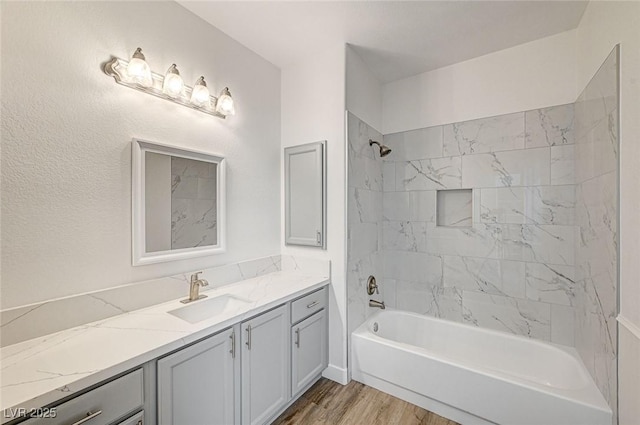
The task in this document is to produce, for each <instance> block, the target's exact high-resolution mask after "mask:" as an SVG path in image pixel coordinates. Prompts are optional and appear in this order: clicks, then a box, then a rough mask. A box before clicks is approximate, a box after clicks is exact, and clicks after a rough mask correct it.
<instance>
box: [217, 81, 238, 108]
mask: <svg viewBox="0 0 640 425" xmlns="http://www.w3.org/2000/svg"><path fill="white" fill-rule="evenodd" d="M216 111H218V112H219V113H221V114H222V115H235V114H236V107H235V106H234V104H233V98H232V97H231V93H229V87H225V88H224V89H222V92H220V97H218V101H217V102H216Z"/></svg>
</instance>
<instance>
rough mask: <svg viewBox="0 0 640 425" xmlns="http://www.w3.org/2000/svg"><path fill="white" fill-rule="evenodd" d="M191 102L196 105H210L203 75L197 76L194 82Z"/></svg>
mask: <svg viewBox="0 0 640 425" xmlns="http://www.w3.org/2000/svg"><path fill="white" fill-rule="evenodd" d="M191 103H193V104H194V105H196V106H211V101H210V99H209V89H208V88H207V83H206V82H205V81H204V77H200V78H198V81H196V84H195V85H194V86H193V90H192V91H191Z"/></svg>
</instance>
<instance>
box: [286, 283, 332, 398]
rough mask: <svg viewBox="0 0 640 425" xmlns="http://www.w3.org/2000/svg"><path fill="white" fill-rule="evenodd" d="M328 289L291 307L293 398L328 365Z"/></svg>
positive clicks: (315, 292) (300, 299)
mask: <svg viewBox="0 0 640 425" xmlns="http://www.w3.org/2000/svg"><path fill="white" fill-rule="evenodd" d="M326 307H327V289H326V288H321V289H319V290H317V291H314V292H312V293H310V294H307V295H305V296H303V297H300V298H298V299H297V300H294V301H293V302H292V303H291V323H292V326H291V393H292V394H293V397H294V398H296V397H297V396H299V395H300V394H301V393H302V392H303V391H305V390H306V389H307V388H308V387H309V385H311V384H312V383H314V382H315V381H316V380H317V379H318V377H319V376H320V374H321V373H322V371H323V370H324V369H325V368H326V367H327V362H328V341H327V310H326Z"/></svg>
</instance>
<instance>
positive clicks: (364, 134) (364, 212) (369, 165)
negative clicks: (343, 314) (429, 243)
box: [347, 113, 435, 352]
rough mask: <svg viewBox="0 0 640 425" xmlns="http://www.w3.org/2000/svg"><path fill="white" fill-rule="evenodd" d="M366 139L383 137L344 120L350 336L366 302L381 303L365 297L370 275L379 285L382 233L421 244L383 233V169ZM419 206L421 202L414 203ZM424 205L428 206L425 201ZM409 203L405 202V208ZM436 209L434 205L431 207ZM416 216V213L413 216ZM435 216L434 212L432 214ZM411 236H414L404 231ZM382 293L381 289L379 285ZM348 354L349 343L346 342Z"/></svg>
mask: <svg viewBox="0 0 640 425" xmlns="http://www.w3.org/2000/svg"><path fill="white" fill-rule="evenodd" d="M369 139H373V140H376V141H379V142H380V143H382V140H383V138H382V134H380V133H379V132H377V131H376V130H374V129H373V128H372V127H370V126H369V125H367V124H366V123H365V122H364V121H362V120H360V119H359V118H358V117H356V116H355V115H353V114H351V113H349V114H348V116H347V143H348V158H347V160H348V203H347V328H348V331H349V334H351V332H352V331H353V330H355V329H356V328H357V327H358V326H359V325H360V324H362V322H364V320H365V319H366V318H367V317H368V316H369V314H371V312H372V309H371V308H370V307H369V298H374V299H378V300H383V299H384V294H382V293H381V294H377V295H374V296H371V297H370V296H369V295H367V292H366V283H367V278H368V277H369V275H373V276H375V277H376V278H377V280H378V282H379V283H381V282H382V278H383V273H382V270H383V263H382V260H383V257H382V255H381V249H382V239H383V233H385V232H393V233H394V234H395V233H397V234H398V243H399V244H400V243H402V244H405V245H407V246H413V245H418V244H421V243H422V242H423V241H417V240H409V239H407V240H404V239H403V236H402V230H401V229H393V230H391V229H386V228H384V227H383V221H382V213H383V212H382V190H383V187H382V186H383V179H382V165H383V161H382V159H381V158H380V156H379V154H378V149H377V147H376V146H373V147H371V146H369ZM416 202H420V201H416ZM425 202H428V201H426V200H425ZM408 203H409V201H408V200H407V201H406V204H407V208H408ZM434 205H435V204H434ZM418 213H419V212H418V211H416V214H418ZM433 213H434V214H435V211H433ZM407 233H411V234H413V232H409V231H407ZM380 286H381V289H382V285H380ZM348 346H349V352H350V349H351V341H350V339H349V344H348Z"/></svg>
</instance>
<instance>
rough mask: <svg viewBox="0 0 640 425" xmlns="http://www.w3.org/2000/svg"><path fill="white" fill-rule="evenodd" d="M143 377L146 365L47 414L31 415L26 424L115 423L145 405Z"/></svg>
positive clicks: (104, 424) (90, 424)
mask: <svg viewBox="0 0 640 425" xmlns="http://www.w3.org/2000/svg"><path fill="white" fill-rule="evenodd" d="M142 379H143V378H142V369H138V370H135V371H133V372H131V373H129V374H127V375H124V376H122V377H120V378H118V379H115V380H113V381H111V382H108V383H106V384H104V385H102V386H100V387H98V388H96V389H93V390H91V391H89V392H87V393H84V394H82V395H80V396H78V397H76V398H73V399H71V400H69V401H67V402H65V403H63V404H61V405H59V406H56V407H52V408H50V409H49V410H48V416H49V417H47V418H33V419H29V420H28V421H26V422H23V424H28V425H36V424H37V425H54V424H55V425H75V424H82V425H107V424H111V423H113V422H114V421H116V420H117V419H120V418H123V417H125V416H126V415H130V414H131V413H133V412H135V411H137V410H140V409H141V408H142V405H143V403H144V393H143V391H144V387H143V382H142ZM54 409H55V410H54ZM53 416H55V417H53ZM89 417H91V419H89ZM124 423H125V424H126V423H128V422H126V421H125V422H124Z"/></svg>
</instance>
